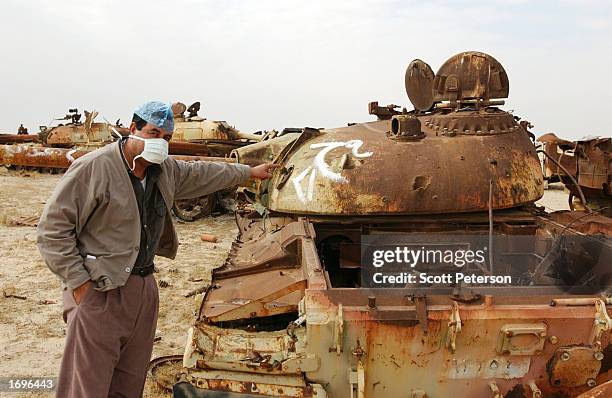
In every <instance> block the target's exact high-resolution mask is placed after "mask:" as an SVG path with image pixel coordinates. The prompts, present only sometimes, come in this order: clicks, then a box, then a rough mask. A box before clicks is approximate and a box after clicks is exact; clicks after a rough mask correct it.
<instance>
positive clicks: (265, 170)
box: [251, 163, 280, 180]
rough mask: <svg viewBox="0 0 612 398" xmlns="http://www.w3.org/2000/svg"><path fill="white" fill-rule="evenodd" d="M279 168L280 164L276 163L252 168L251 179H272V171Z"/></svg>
mask: <svg viewBox="0 0 612 398" xmlns="http://www.w3.org/2000/svg"><path fill="white" fill-rule="evenodd" d="M279 167H280V165H279V164H274V163H263V164H260V165H259V166H255V167H251V178H256V179H260V180H265V179H267V178H270V177H272V173H271V171H272V170H274V169H277V168H279Z"/></svg>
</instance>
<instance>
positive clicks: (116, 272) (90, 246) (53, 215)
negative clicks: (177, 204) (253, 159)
mask: <svg viewBox="0 0 612 398" xmlns="http://www.w3.org/2000/svg"><path fill="white" fill-rule="evenodd" d="M161 169H162V172H161V173H160V176H159V179H158V187H159V191H160V193H161V195H162V196H163V198H164V203H165V212H166V215H165V221H164V230H163V232H162V236H161V239H160V242H159V247H158V250H157V253H156V254H157V255H159V256H163V257H168V258H174V257H175V256H176V252H177V249H178V238H177V236H176V232H175V230H174V225H173V223H172V218H171V216H170V211H171V209H172V204H173V203H174V201H175V200H177V199H191V198H196V197H199V196H203V195H207V194H210V193H212V192H215V191H218V190H221V189H224V188H229V187H232V186H234V185H238V184H244V183H245V182H246V181H247V180H248V178H249V177H250V168H249V166H246V165H242V164H232V163H212V162H184V161H180V160H174V159H172V158H168V159H167V160H165V161H164V162H163V163H162V164H161ZM37 242H38V248H39V250H40V254H41V255H42V257H43V259H44V260H45V262H46V264H47V266H48V267H49V269H51V271H52V272H53V273H55V274H56V275H57V276H58V277H59V278H60V279H61V280H62V282H63V283H64V287H66V286H67V287H68V288H70V289H74V288H76V287H78V286H80V285H82V284H83V283H85V282H87V281H88V280H92V281H93V282H94V283H95V289H97V290H100V291H106V290H110V289H114V288H116V287H119V286H123V285H124V284H125V282H126V281H127V279H128V277H129V276H130V271H131V267H132V265H133V264H134V261H136V257H137V256H138V250H139V245H140V220H139V213H138V204H137V203H136V197H135V195H134V190H133V188H132V183H131V182H130V178H129V176H128V174H127V172H126V170H125V166H124V163H123V159H122V155H121V152H120V149H119V143H118V142H117V143H114V144H110V145H107V146H105V147H104V148H101V149H98V150H96V151H94V152H91V153H89V154H87V155H85V156H82V157H80V158H79V159H77V160H76V161H75V162H74V163H73V164H72V165H71V166H70V168H69V169H68V170H67V171H66V173H65V174H64V176H63V177H62V178H61V179H60V181H59V183H58V185H57V186H56V188H55V191H54V192H53V195H52V196H51V197H50V198H49V200H48V201H47V204H46V206H45V209H44V211H43V214H42V216H41V218H40V221H39V223H38V228H37Z"/></svg>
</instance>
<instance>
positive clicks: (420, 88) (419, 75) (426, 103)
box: [405, 59, 435, 111]
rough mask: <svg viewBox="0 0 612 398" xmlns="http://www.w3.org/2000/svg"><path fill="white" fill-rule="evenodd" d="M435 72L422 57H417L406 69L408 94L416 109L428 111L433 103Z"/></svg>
mask: <svg viewBox="0 0 612 398" xmlns="http://www.w3.org/2000/svg"><path fill="white" fill-rule="evenodd" d="M434 77H435V75H434V72H433V70H432V69H431V67H430V66H429V65H428V64H427V63H426V62H423V61H421V60H420V59H415V60H414V61H412V62H411V63H410V65H408V68H407V69H406V77H405V83H406V94H408V98H409V99H410V102H412V105H414V109H416V110H419V111H427V110H429V109H431V107H432V105H433V91H432V87H433V80H434Z"/></svg>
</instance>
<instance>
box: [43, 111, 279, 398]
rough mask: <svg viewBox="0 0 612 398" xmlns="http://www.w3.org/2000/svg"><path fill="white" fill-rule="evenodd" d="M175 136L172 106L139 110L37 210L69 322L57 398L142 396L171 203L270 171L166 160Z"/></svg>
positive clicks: (170, 231)
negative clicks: (156, 272) (126, 128)
mask: <svg viewBox="0 0 612 398" xmlns="http://www.w3.org/2000/svg"><path fill="white" fill-rule="evenodd" d="M173 130H174V119H173V115H172V110H171V107H170V105H168V104H164V103H161V102H148V103H146V104H144V105H143V106H141V107H140V108H139V109H138V110H136V112H135V113H134V117H133V121H132V124H131V125H130V135H129V136H128V137H125V138H123V139H121V140H120V141H118V142H116V143H114V144H111V145H107V146H106V147H104V148H102V149H99V150H97V151H94V152H92V153H89V154H87V155H85V156H83V157H81V158H79V159H77V160H76V161H75V162H74V163H73V164H72V165H71V166H70V168H69V169H68V171H67V172H66V174H64V176H63V177H62V179H61V180H60V182H59V183H58V185H57V187H56V189H55V192H54V193H53V195H52V196H51V198H50V200H49V201H48V202H47V205H46V206H45V209H44V211H43V214H42V217H41V219H40V222H39V224H38V230H37V232H38V247H39V250H40V253H41V255H42V257H43V259H44V260H45V262H46V263H47V265H48V267H49V268H50V269H51V271H52V272H53V273H55V274H56V275H57V276H58V277H59V278H60V279H61V280H62V282H63V284H64V293H63V302H64V312H63V316H64V321H65V322H67V324H68V328H67V333H66V345H65V349H64V356H63V358H62V364H61V369H60V375H59V381H58V386H57V396H58V397H61V398H70V397H74V398H85V397H86V398H97V397H107V396H108V397H140V396H142V391H143V387H144V382H145V373H146V368H147V365H148V362H149V360H150V358H151V351H152V349H153V338H154V335H155V327H156V323H157V312H158V301H159V297H158V292H157V285H156V282H155V279H154V278H153V275H152V272H153V258H154V256H155V254H157V255H161V256H164V257H169V258H174V257H175V255H176V252H177V248H178V241H177V237H176V233H175V231H174V226H173V224H172V220H171V217H170V209H171V208H172V203H173V202H174V200H176V199H188V198H194V197H199V196H202V195H207V194H210V193H212V192H214V191H217V190H220V189H225V188H228V187H231V186H234V185H237V184H241V183H245V182H246V181H247V180H248V179H249V178H257V179H265V178H269V177H270V176H271V175H270V170H271V169H272V168H274V167H275V166H274V165H271V164H263V165H260V166H257V167H249V166H246V165H241V164H229V163H210V162H206V163H204V162H191V163H187V162H182V161H177V160H174V159H172V158H169V157H168V141H169V140H170V138H171V137H172V132H173Z"/></svg>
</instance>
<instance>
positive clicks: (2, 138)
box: [0, 134, 38, 145]
mask: <svg viewBox="0 0 612 398" xmlns="http://www.w3.org/2000/svg"><path fill="white" fill-rule="evenodd" d="M28 142H38V135H37V134H0V145H6V144H24V143H28Z"/></svg>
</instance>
